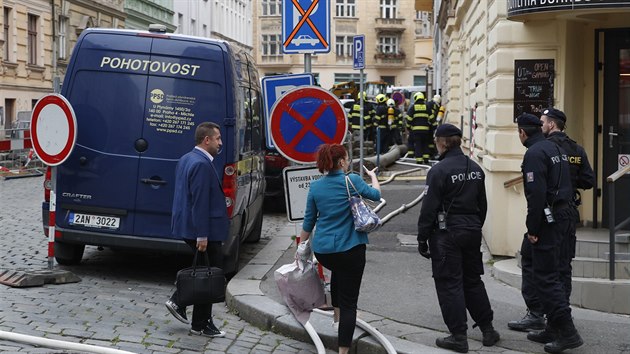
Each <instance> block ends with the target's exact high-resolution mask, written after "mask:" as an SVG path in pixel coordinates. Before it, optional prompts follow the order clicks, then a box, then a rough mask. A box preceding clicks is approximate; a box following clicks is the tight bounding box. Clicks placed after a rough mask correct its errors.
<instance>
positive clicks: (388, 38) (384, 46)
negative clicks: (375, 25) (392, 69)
mask: <svg viewBox="0 0 630 354" xmlns="http://www.w3.org/2000/svg"><path fill="white" fill-rule="evenodd" d="M378 50H379V52H381V53H398V37H397V36H393V35H383V36H380V37H378Z"/></svg>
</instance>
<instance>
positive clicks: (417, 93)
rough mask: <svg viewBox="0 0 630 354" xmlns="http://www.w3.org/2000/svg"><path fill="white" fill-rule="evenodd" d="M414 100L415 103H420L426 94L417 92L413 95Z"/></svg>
mask: <svg viewBox="0 0 630 354" xmlns="http://www.w3.org/2000/svg"><path fill="white" fill-rule="evenodd" d="M413 100H414V101H418V100H424V93H422V92H416V93H414V94H413Z"/></svg>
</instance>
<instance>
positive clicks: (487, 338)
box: [481, 326, 501, 347]
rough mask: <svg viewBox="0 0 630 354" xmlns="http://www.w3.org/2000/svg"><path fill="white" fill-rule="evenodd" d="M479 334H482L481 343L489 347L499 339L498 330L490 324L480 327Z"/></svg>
mask: <svg viewBox="0 0 630 354" xmlns="http://www.w3.org/2000/svg"><path fill="white" fill-rule="evenodd" d="M481 334H482V335H483V339H482V340H481V343H482V344H483V345H484V346H485V347H491V346H493V345H495V344H496V343H497V342H498V341H499V340H500V339H501V335H500V334H499V332H497V331H496V330H495V329H494V327H492V326H487V327H483V328H482V329H481Z"/></svg>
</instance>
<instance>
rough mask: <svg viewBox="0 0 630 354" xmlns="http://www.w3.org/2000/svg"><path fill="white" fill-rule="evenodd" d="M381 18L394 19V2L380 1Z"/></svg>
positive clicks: (392, 0)
mask: <svg viewBox="0 0 630 354" xmlns="http://www.w3.org/2000/svg"><path fill="white" fill-rule="evenodd" d="M381 18H396V0H381Z"/></svg>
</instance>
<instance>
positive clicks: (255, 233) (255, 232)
mask: <svg viewBox="0 0 630 354" xmlns="http://www.w3.org/2000/svg"><path fill="white" fill-rule="evenodd" d="M262 224H263V213H262V210H261V211H260V212H259V213H258V219H256V223H255V224H254V228H253V229H252V232H250V233H249V235H248V236H247V238H246V239H245V242H247V243H256V242H258V241H260V234H261V233H262Z"/></svg>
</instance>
